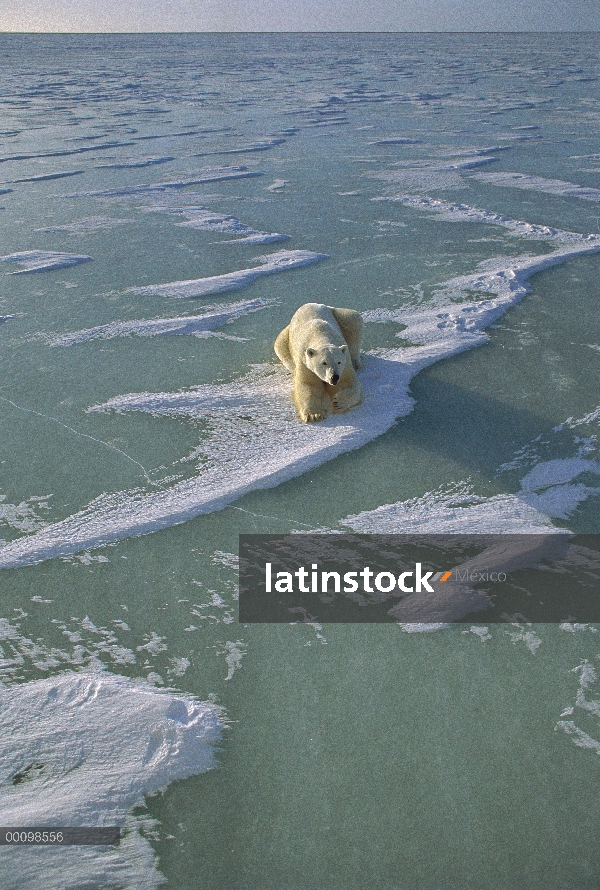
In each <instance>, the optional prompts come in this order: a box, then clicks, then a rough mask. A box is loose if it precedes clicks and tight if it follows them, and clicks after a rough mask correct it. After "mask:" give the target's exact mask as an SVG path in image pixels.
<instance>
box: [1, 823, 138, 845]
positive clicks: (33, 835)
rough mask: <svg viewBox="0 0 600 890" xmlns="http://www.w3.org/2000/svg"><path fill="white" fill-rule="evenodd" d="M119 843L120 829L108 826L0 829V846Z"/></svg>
mask: <svg viewBox="0 0 600 890" xmlns="http://www.w3.org/2000/svg"><path fill="white" fill-rule="evenodd" d="M120 842H121V829H120V828H117V827H114V826H109V827H102V828H89V827H77V828H62V827H60V826H56V825H54V826H51V827H46V826H43V827H39V826H34V827H26V828H0V846H3V847H4V846H14V847H26V846H31V847H65V846H71V845H77V846H80V845H83V846H91V845H93V846H102V847H104V846H116V847H118V846H119V844H120Z"/></svg>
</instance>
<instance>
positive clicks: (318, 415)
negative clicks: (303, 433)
mask: <svg viewBox="0 0 600 890" xmlns="http://www.w3.org/2000/svg"><path fill="white" fill-rule="evenodd" d="M326 417H327V414H326V413H325V412H324V411H307V410H306V409H303V410H301V411H299V412H298V418H299V419H300V420H301V421H302V423H318V421H319V420H325V418H326Z"/></svg>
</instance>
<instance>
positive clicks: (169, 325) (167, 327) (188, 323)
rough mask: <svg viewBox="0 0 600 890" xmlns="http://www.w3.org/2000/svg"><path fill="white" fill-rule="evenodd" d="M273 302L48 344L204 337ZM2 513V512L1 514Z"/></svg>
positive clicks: (115, 325) (140, 322)
mask: <svg viewBox="0 0 600 890" xmlns="http://www.w3.org/2000/svg"><path fill="white" fill-rule="evenodd" d="M269 305H272V301H268V300H262V299H256V300H241V301H240V302H238V303H226V304H223V305H221V306H207V307H206V311H205V312H203V313H202V314H201V315H184V316H181V317H180V318H155V319H137V320H134V321H113V322H110V323H109V324H103V325H98V326H97V327H94V328H87V329H86V330H82V331H73V332H71V333H69V334H61V335H60V336H58V337H53V338H50V339H49V340H48V345H49V346H73V345H75V344H77V343H85V342H86V341H87V340H112V339H113V338H114V337H131V336H136V337H157V336H162V335H165V334H191V335H193V336H195V337H202V336H205V335H206V334H207V333H208V332H210V331H212V330H214V328H219V327H223V325H226V324H229V323H230V322H232V321H234V320H235V319H236V318H240V317H241V316H242V315H247V314H248V313H249V312H258V311H259V310H260V309H265V308H266V307H267V306H269ZM0 515H1V513H0Z"/></svg>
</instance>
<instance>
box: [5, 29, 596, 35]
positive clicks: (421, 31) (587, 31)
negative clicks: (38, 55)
mask: <svg viewBox="0 0 600 890" xmlns="http://www.w3.org/2000/svg"><path fill="white" fill-rule="evenodd" d="M598 33H600V28H597V29H596V28H594V29H590V28H585V29H583V28H582V29H576V30H567V29H564V30H563V29H555V30H552V31H546V30H539V29H536V28H527V29H520V30H509V29H505V30H489V29H485V28H481V29H479V28H478V29H474V30H469V31H465V30H459V29H451V30H443V31H442V30H439V31H438V30H434V29H432V28H423V29H417V28H407V29H405V30H400V29H396V28H394V29H385V30H384V29H376V30H375V29H373V30H365V29H355V30H321V31H315V30H312V29H311V30H289V31H287V30H286V31H281V30H258V29H253V30H225V31H224V30H216V29H210V30H208V29H207V30H203V31H179V30H178V31H175V30H174V31H165V30H156V31H46V30H44V31H41V30H40V31H37V30H30V31H19V30H0V37H2V36H5V35H9V34H11V35H17V34H18V35H21V36H23V37H24V36H27V35H29V34H46V35H52V34H55V35H62V36H72V37H74V36H77V35H84V34H88V35H91V36H94V35H95V36H97V37H100V36H102V35H105V34H120V35H123V36H131V37H139V36H142V35H146V34H148V35H150V34H598Z"/></svg>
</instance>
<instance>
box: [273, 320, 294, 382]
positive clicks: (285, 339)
mask: <svg viewBox="0 0 600 890" xmlns="http://www.w3.org/2000/svg"><path fill="white" fill-rule="evenodd" d="M275 353H276V355H277V358H278V359H279V361H280V362H281V363H282V364H283V365H285V367H286V368H287V369H288V371H295V370H296V365H295V362H294V359H293V358H292V353H291V352H290V326H289V325H288V326H287V327H286V328H284V329H283V330H282V332H281V333H280V334H279V336H278V337H277V339H276V340H275Z"/></svg>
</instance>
